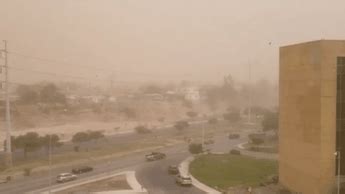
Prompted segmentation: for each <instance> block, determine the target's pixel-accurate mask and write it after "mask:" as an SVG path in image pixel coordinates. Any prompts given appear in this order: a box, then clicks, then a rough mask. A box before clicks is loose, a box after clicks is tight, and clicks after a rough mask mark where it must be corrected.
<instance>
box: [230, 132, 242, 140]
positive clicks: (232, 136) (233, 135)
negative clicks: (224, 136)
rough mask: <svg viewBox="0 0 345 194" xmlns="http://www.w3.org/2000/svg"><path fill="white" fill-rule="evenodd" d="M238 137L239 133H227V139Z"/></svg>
mask: <svg viewBox="0 0 345 194" xmlns="http://www.w3.org/2000/svg"><path fill="white" fill-rule="evenodd" d="M238 138H240V134H235V133H230V134H229V139H238Z"/></svg>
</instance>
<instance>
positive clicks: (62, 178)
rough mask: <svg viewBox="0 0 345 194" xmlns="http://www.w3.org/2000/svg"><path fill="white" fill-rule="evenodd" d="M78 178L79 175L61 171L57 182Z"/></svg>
mask: <svg viewBox="0 0 345 194" xmlns="http://www.w3.org/2000/svg"><path fill="white" fill-rule="evenodd" d="M76 179H77V175H75V174H72V173H61V174H59V175H58V176H57V177H56V182H58V183H64V182H68V181H73V180H76Z"/></svg>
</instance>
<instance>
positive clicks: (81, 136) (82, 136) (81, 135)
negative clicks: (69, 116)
mask: <svg viewBox="0 0 345 194" xmlns="http://www.w3.org/2000/svg"><path fill="white" fill-rule="evenodd" d="M89 140H90V137H89V134H88V133H87V132H78V133H76V134H74V135H73V137H72V142H73V143H82V142H86V141H89Z"/></svg>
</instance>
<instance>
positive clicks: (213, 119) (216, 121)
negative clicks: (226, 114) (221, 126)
mask: <svg viewBox="0 0 345 194" xmlns="http://www.w3.org/2000/svg"><path fill="white" fill-rule="evenodd" d="M208 123H209V124H211V125H215V124H217V123H218V119H217V118H210V119H209V120H208Z"/></svg>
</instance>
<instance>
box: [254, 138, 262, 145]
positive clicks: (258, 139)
mask: <svg viewBox="0 0 345 194" xmlns="http://www.w3.org/2000/svg"><path fill="white" fill-rule="evenodd" d="M251 141H252V143H253V144H255V145H260V144H263V143H264V142H265V141H264V140H263V139H261V138H252V139H251Z"/></svg>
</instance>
